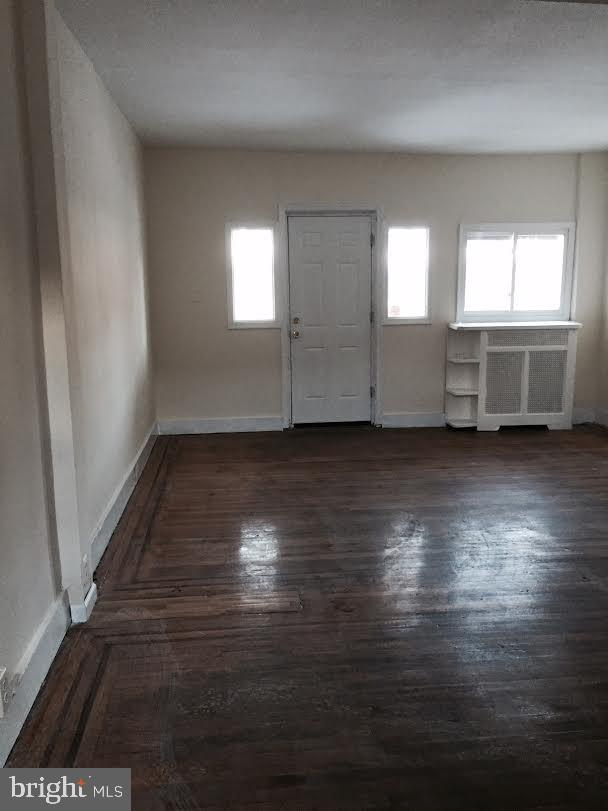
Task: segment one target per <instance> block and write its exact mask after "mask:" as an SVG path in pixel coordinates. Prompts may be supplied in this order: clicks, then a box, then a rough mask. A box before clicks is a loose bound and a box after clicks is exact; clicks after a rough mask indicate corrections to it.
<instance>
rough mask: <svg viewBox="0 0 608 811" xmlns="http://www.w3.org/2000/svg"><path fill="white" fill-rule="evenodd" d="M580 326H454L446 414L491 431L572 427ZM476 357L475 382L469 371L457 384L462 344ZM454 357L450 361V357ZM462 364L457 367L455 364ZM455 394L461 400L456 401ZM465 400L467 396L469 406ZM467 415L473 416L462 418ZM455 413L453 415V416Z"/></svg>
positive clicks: (451, 421)
mask: <svg viewBox="0 0 608 811" xmlns="http://www.w3.org/2000/svg"><path fill="white" fill-rule="evenodd" d="M579 327H580V324H578V323H576V322H572V321H568V322H559V324H558V323H557V322H554V323H552V324H550V325H549V324H547V325H543V324H539V323H536V324H535V325H534V326H533V327H531V326H529V325H508V324H501V325H495V324H450V329H451V330H453V332H452V333H451V335H449V336H448V363H447V372H446V418H447V421H448V424H453V425H455V426H457V427H458V426H460V425H462V426H464V425H465V424H466V423H468V424H469V425H476V427H477V429H478V430H481V431H484V430H485V431H493V430H497V429H498V428H500V426H501V425H548V426H549V427H550V428H562V429H563V428H571V427H572V403H573V396H574V373H575V363H576V336H577V329H578V328H579ZM460 347H466V351H467V352H468V353H470V354H471V355H475V356H477V358H478V363H479V366H478V369H479V371H478V376H477V378H476V382H477V385H476V386H475V383H474V382H473V383H472V382H471V381H475V378H474V376H473V375H472V373H471V367H469V369H468V370H467V371H466V375H467V382H466V384H465V385H463V386H459V383H458V379H457V378H458V374H459V373H460V374H465V372H462V371H461V370H462V369H463V368H465V369H466V367H463V366H462V361H461V360H455V358H458V357H459V354H460V353H459V351H458V350H459V348H460ZM450 358H451V360H450ZM456 364H458V365H456ZM457 398H461V399H460V400H459V401H457ZM462 398H468V404H467V403H466V402H465V403H463V400H462ZM462 414H465V415H466V414H469V415H470V419H469V420H466V421H465V420H462V419H458V417H460V416H461V415H462ZM451 415H453V416H452V417H451Z"/></svg>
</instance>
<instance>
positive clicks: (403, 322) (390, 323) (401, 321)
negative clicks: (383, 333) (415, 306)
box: [382, 318, 433, 327]
mask: <svg viewBox="0 0 608 811" xmlns="http://www.w3.org/2000/svg"><path fill="white" fill-rule="evenodd" d="M432 323H433V322H432V321H431V319H430V318H385V319H384V320H383V321H382V326H383V327H404V326H407V325H408V324H411V325H415V324H432Z"/></svg>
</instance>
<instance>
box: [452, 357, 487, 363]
mask: <svg viewBox="0 0 608 811" xmlns="http://www.w3.org/2000/svg"><path fill="white" fill-rule="evenodd" d="M448 363H479V358H459V357H458V356H456V357H453V358H448Z"/></svg>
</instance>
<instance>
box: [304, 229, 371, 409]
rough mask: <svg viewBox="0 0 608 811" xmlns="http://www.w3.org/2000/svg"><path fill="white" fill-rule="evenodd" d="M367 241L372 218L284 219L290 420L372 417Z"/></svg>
mask: <svg viewBox="0 0 608 811" xmlns="http://www.w3.org/2000/svg"><path fill="white" fill-rule="evenodd" d="M370 238H371V219H370V217H365V216H343V217H341V216H319V217H300V216H294V217H289V299H290V327H291V332H292V340H291V375H292V377H291V380H292V417H293V421H294V423H302V422H355V421H359V420H365V421H367V420H369V419H370V418H371V398H370V380H371V324H370V311H371V247H370V242H371V239H370ZM294 333H297V337H296V336H295V335H294Z"/></svg>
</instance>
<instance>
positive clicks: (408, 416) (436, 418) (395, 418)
mask: <svg viewBox="0 0 608 811" xmlns="http://www.w3.org/2000/svg"><path fill="white" fill-rule="evenodd" d="M380 423H381V425H382V427H383V428H443V427H444V426H445V414H444V413H443V411H389V412H387V413H386V414H383V415H382V418H381V420H380Z"/></svg>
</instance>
